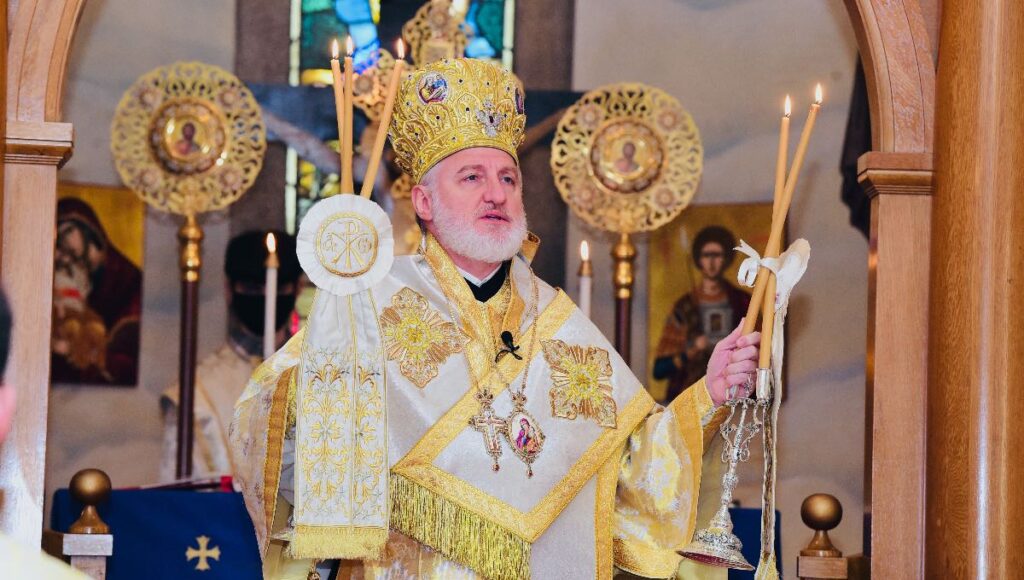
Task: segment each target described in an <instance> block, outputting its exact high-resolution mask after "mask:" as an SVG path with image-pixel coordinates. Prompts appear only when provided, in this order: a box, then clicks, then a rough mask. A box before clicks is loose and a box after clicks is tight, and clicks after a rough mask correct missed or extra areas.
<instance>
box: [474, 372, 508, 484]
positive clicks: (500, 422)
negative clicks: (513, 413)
mask: <svg viewBox="0 0 1024 580" xmlns="http://www.w3.org/2000/svg"><path fill="white" fill-rule="evenodd" d="M476 400H477V401H479V402H480V412H479V413H477V414H476V415H473V416H472V417H470V418H469V426H470V427H472V428H473V429H474V430H475V431H478V432H480V434H481V435H483V437H484V449H485V450H486V451H487V454H488V455H490V456H491V460H492V461H493V462H494V463H493V465H492V466H491V469H492V470H493V471H498V470H499V469H501V467H500V466H499V465H498V458H499V457H501V440H500V439H499V438H498V437H499V436H500V435H502V434H504V433H505V432H506V431H507V430H508V419H505V418H503V417H498V416H497V415H495V413H494V409H493V408H492V407H491V401H493V400H494V395H492V394H491V393H490V391H488V390H487V389H482V390H481V391H480V392H479V393H477V394H476Z"/></svg>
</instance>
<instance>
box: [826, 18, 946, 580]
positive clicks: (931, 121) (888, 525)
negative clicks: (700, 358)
mask: <svg viewBox="0 0 1024 580" xmlns="http://www.w3.org/2000/svg"><path fill="white" fill-rule="evenodd" d="M844 1H845V4H846V7H847V10H848V12H849V14H850V19H851V21H852V23H853V28H854V31H855V33H856V36H857V43H858V45H859V49H860V55H861V58H862V60H863V62H864V72H865V77H866V80H867V87H868V100H869V104H870V110H871V137H872V147H871V151H870V152H869V153H867V154H865V155H864V156H862V157H861V159H860V162H859V164H858V173H859V179H860V181H861V184H862V185H863V186H864V187H865V189H866V190H867V192H868V193H869V195H870V196H871V234H870V243H869V258H868V284H869V288H868V352H867V360H868V365H867V389H866V397H867V401H866V406H865V408H866V412H867V417H866V422H867V424H866V429H865V439H866V441H865V443H866V444H865V463H864V465H865V482H864V489H865V502H864V503H865V510H866V511H867V512H868V513H870V514H871V516H870V538H869V539H867V541H868V542H869V543H870V545H869V546H865V550H866V551H867V552H868V553H870V556H871V575H872V577H874V578H923V577H924V572H925V569H924V563H925V562H924V551H925V477H926V470H925V457H926V443H927V438H926V433H927V385H928V353H927V348H926V347H923V345H922V343H923V342H924V341H923V337H926V336H928V285H929V270H930V266H929V258H928V256H929V254H930V244H931V241H930V238H931V206H932V198H931V193H932V150H933V141H934V133H935V130H934V126H935V90H936V86H935V62H936V60H935V49H934V48H933V47H934V46H936V45H937V42H936V41H937V38H938V33H937V30H938V12H939V10H940V0H844Z"/></svg>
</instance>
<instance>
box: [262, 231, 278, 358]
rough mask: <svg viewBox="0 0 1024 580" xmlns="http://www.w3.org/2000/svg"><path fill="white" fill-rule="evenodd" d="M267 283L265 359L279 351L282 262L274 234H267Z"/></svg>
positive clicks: (264, 319) (265, 288)
mask: <svg viewBox="0 0 1024 580" xmlns="http://www.w3.org/2000/svg"><path fill="white" fill-rule="evenodd" d="M266 266H267V283H266V284H265V285H264V293H263V295H264V308H263V358H264V359H268V358H270V356H271V355H272V354H274V351H275V350H277V340H275V339H276V338H277V328H276V325H275V324H274V321H275V319H276V318H277V269H278V268H279V267H280V266H281V262H280V261H279V260H278V259H277V240H276V239H275V238H274V234H267V261H266Z"/></svg>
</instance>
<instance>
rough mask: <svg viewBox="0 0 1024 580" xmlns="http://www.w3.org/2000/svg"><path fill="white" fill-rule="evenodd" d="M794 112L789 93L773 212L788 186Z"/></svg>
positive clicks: (783, 115) (782, 128) (784, 111)
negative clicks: (787, 164) (791, 126)
mask: <svg viewBox="0 0 1024 580" xmlns="http://www.w3.org/2000/svg"><path fill="white" fill-rule="evenodd" d="M792 113H793V102H792V101H791V100H790V98H789V95H786V104H785V105H784V106H783V113H782V127H780V129H779V157H778V160H777V162H776V163H775V194H774V195H775V199H774V205H773V206H772V214H774V213H775V212H777V211H779V202H780V201H781V197H782V190H783V189H785V188H786V161H787V157H788V156H789V118H790V116H791V115H792Z"/></svg>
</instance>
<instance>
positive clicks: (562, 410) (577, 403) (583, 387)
mask: <svg viewBox="0 0 1024 580" xmlns="http://www.w3.org/2000/svg"><path fill="white" fill-rule="evenodd" d="M541 345H542V346H543V347H544V360H546V361H548V365H550V367H551V380H552V382H553V383H554V385H553V386H552V387H551V391H550V395H551V414H552V415H554V416H555V417H562V418H564V419H575V418H576V417H577V416H578V415H583V416H584V417H585V418H587V419H594V420H595V421H597V424H598V425H600V426H602V427H610V428H613V429H614V428H615V424H616V418H615V413H616V405H615V399H613V398H612V386H611V382H610V379H611V378H612V363H611V360H610V359H609V358H608V351H606V350H604V349H602V348H597V347H594V346H587V347H583V346H579V345H576V344H572V345H569V344H566V343H564V342H562V341H560V340H545V341H542V342H541Z"/></svg>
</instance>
